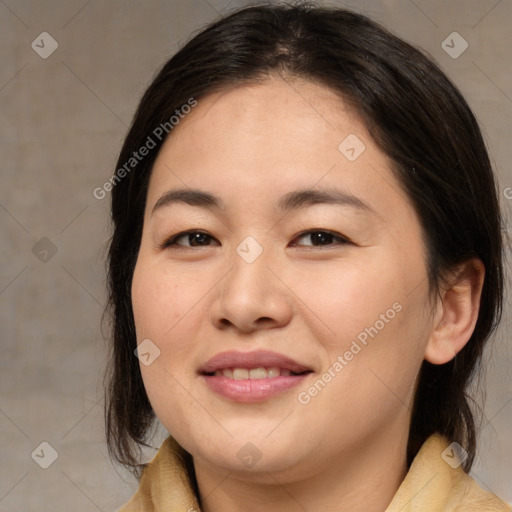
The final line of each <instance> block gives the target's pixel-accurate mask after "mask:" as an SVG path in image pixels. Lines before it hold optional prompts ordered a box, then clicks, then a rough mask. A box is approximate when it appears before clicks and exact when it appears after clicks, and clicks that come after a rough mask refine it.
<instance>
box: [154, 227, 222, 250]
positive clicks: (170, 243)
mask: <svg viewBox="0 0 512 512" xmlns="http://www.w3.org/2000/svg"><path fill="white" fill-rule="evenodd" d="M180 240H185V243H179V241H180ZM211 240H215V238H213V237H212V236H211V235H209V234H208V233H205V232H204V231H197V230H190V231H183V232H181V233H178V234H177V235H174V236H172V237H171V238H169V239H167V240H166V241H165V242H164V243H163V244H162V248H168V247H208V245H211V244H208V243H207V242H208V241H211ZM187 244H188V245H187Z"/></svg>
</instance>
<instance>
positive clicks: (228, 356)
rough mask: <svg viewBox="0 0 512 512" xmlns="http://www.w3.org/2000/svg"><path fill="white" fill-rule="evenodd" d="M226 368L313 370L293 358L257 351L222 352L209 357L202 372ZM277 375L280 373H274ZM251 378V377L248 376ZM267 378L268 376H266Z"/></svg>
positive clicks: (292, 371)
mask: <svg viewBox="0 0 512 512" xmlns="http://www.w3.org/2000/svg"><path fill="white" fill-rule="evenodd" d="M226 369H245V370H256V369H266V370H267V373H268V370H272V369H274V370H276V369H279V370H280V371H281V372H283V370H285V371H286V370H288V371H289V372H290V374H301V373H304V372H309V371H312V370H311V368H308V367H307V366H304V365H302V364H300V363H298V362H297V361H294V360H293V359H291V358H289V357H287V356H283V355H281V354H277V353H276V352H269V351H256V352H222V353H220V354H217V355H216V356H214V357H212V358H211V359H209V360H208V361H207V362H206V363H205V364H204V365H203V366H202V367H201V368H200V369H199V372H200V373H202V374H215V372H217V371H224V370H226ZM272 376H273V377H277V376H278V375H272ZM247 378H249V377H247ZM264 378H266V377H264Z"/></svg>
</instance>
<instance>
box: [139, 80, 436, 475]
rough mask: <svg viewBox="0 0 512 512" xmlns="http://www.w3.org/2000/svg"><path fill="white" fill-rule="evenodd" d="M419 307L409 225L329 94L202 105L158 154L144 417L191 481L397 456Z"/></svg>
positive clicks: (245, 92) (292, 92) (235, 94)
mask: <svg viewBox="0 0 512 512" xmlns="http://www.w3.org/2000/svg"><path fill="white" fill-rule="evenodd" d="M177 191H180V192H179V193H178V192H177ZM211 196H212V197H213V198H214V199H212V198H211ZM185 232H188V234H184V233H185ZM427 292H428V285H427V277H426V267H425V251H424V246H423V242H422V233H421V229H420V225H419V222H418V219H417V216H416V215H415V212H414V211H413V208H412V206H411V204H410V203H409V202H408V200H407V197H406V195H405V194H404V192H403V191H402V189H401V187H400V185H399V184H398V182H397V181H396V179H395V177H394V176H393V174H392V172H391V170H390V163H389V161H388V160H387V158H386V157H385V156H384V154H383V153H382V152H381V151H380V150H379V149H378V148H377V146H376V145H375V143H374V142H373V141H372V139H371V138H370V136H369V134H368V132H367V130H366V129H365V127H364V125H363V124H362V122H361V121H360V119H359V118H358V116H357V115H356V114H354V113H353V112H352V111H351V110H349V109H348V107H347V106H346V104H344V103H343V102H342V101H341V100H340V99H339V98H338V97H337V96H336V95H335V94H334V93H333V92H331V91H330V90H328V89H326V88H324V87H322V86H320V85H316V84H313V83H310V82H304V81H302V82H300V81H297V80H295V81H293V82H290V83H288V82H286V81H283V80H281V79H278V78H272V79H269V80H267V81H264V82H262V83H261V84H257V85H252V86H243V87H239V88H235V89H232V90H229V91H224V92H223V93H218V94H214V95H211V96H209V97H206V98H204V99H201V100H200V101H199V102H198V105H197V106H196V107H195V108H194V109H192V111H191V112H190V113H189V114H188V115H187V116H186V117H185V118H184V119H182V120H181V121H180V123H179V125H178V126H177V127H175V128H174V130H173V133H172V134H171V136H170V137H169V138H168V139H167V141H166V142H165V144H164V145H163V147H162V149H161V151H160V153H159V155H158V157H157V160H156V162H155V165H154V168H153V172H152V176H151V180H150V185H149V190H148V196H147V206H146V211H145V218H144V229H143V235H142V242H141V246H140V252H139V255H138V260H137V264H136V268H135V272H134V277H133V286H132V294H133V295H132V300H133V310H134V315H135V324H136V331H137V341H138V343H139V344H140V343H142V342H143V345H142V346H141V348H140V350H139V356H140V358H141V372H142V377H143V379H144V384H145V387H146V390H147V393H148V396H149V399H150V401H151V404H152V406H153V408H154V410H155V413H156V414H157V416H158V418H159V419H160V421H161V422H162V423H163V425H164V426H165V427H166V428H167V429H168V431H169V432H170V433H171V434H172V435H173V436H174V437H175V438H176V439H177V441H178V442H179V443H180V444H181V445H182V446H183V447H184V448H185V449H186V450H188V451H189V452H190V453H192V454H193V455H194V457H195V461H196V465H198V464H204V465H210V466H211V467H213V466H217V467H223V468H226V469H229V470H231V471H235V472H237V471H238V472H239V474H240V475H243V474H244V472H249V473H252V476H253V477H254V476H256V475H257V474H258V473H259V472H261V474H262V475H263V473H265V472H268V471H272V472H275V474H280V475H281V476H282V479H281V481H286V479H293V478H301V477H304V476H306V475H310V474H312V473H315V472H317V473H318V472H321V471H323V470H325V469H328V468H329V467H332V466H333V464H338V467H340V466H339V464H340V463H343V461H345V462H348V461H352V462H353V461H357V460H363V458H364V457H366V456H370V455H371V456H372V457H378V456H379V454H380V453H384V452H385V451H386V450H388V453H389V451H390V450H393V449H394V448H393V447H394V446H396V443H401V444H400V446H404V442H406V440H407V433H408V429H409V421H410V408H411V403H412V399H413V394H414V386H415V382H416V377H417V374H418V371H419V368H420V366H421V362H422V360H423V357H424V352H425V347H426V344H427V341H428V339H429V336H430V333H431V331H432V324H431V321H430V320H429V316H428V314H427V312H428V310H429V308H428V304H429V302H428V295H427ZM144 340H146V341H144ZM148 340H150V341H148ZM341 467H342V466H341Z"/></svg>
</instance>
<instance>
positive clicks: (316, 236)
mask: <svg viewBox="0 0 512 512" xmlns="http://www.w3.org/2000/svg"><path fill="white" fill-rule="evenodd" d="M301 238H305V239H306V240H309V243H306V244H300V245H306V246H312V247H318V246H324V245H333V243H334V242H336V241H337V242H338V244H350V243H351V242H350V240H348V239H347V238H345V237H344V236H341V235H338V234H337V233H333V232H331V231H320V230H319V231H306V232H305V233H302V234H300V235H299V236H297V237H296V238H295V239H296V240H297V239H298V240H300V239H301ZM292 245H299V244H292Z"/></svg>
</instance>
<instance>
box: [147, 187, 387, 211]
mask: <svg viewBox="0 0 512 512" xmlns="http://www.w3.org/2000/svg"><path fill="white" fill-rule="evenodd" d="M174 203H185V204H188V205H191V206H197V207H200V208H206V209H208V210H221V209H223V208H224V202H223V201H222V199H221V198H220V197H217V196H215V195H213V194H210V193H209V192H205V191H203V190H198V189H175V190H169V191H168V192H166V193H165V194H164V195H163V196H161V197H160V199H158V201H157V202H156V203H155V206H153V210H152V212H151V214H152V215H153V213H155V211H156V210H158V209H160V208H163V207H164V206H169V205H171V204H174ZM315 204H335V205H341V206H348V207H351V208H353V209H355V210H358V211H360V212H364V213H369V214H372V215H375V216H379V215H378V213H377V212H376V210H375V209H374V208H372V207H371V206H370V205H369V204H368V203H366V202H365V201H363V200H362V199H360V198H359V197H356V196H354V195H352V194H350V193H348V192H345V191H342V190H338V189H334V188H328V189H316V190H313V189H304V190H295V191H293V192H289V193H287V194H285V195H284V196H283V197H281V198H280V199H279V201H278V203H277V207H278V209H279V210H281V211H283V212H289V211H290V210H298V209H300V208H306V207H308V206H312V205H315Z"/></svg>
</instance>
